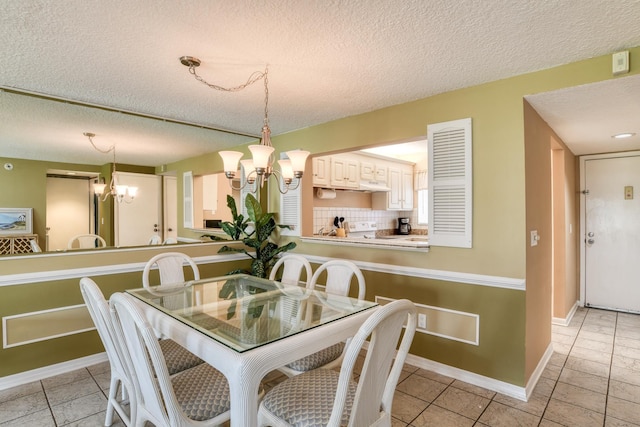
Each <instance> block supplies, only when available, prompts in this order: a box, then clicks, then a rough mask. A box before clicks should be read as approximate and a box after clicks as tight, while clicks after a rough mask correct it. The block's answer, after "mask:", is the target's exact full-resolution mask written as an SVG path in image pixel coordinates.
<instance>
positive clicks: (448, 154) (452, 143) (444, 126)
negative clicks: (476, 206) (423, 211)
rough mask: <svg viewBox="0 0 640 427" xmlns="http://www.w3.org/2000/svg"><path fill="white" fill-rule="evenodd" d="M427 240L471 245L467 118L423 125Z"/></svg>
mask: <svg viewBox="0 0 640 427" xmlns="http://www.w3.org/2000/svg"><path fill="white" fill-rule="evenodd" d="M427 138H428V141H429V143H428V145H429V187H430V190H429V242H430V244H431V245H432V246H452V247H459V248H470V247H471V246H472V230H471V225H472V173H471V172H472V168H471V154H472V152H471V145H472V144H471V119H470V118H467V119H461V120H453V121H450V122H444V123H435V124H432V125H428V126H427Z"/></svg>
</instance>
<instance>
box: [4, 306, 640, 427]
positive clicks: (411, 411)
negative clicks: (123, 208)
mask: <svg viewBox="0 0 640 427" xmlns="http://www.w3.org/2000/svg"><path fill="white" fill-rule="evenodd" d="M552 339H553V346H554V350H555V352H554V354H553V356H552V358H551V361H550V363H549V364H548V366H547V368H546V369H545V371H544V373H543V375H542V378H541V379H540V381H539V383H538V385H537V387H536V388H535V390H534V392H533V395H532V396H531V398H530V399H529V401H528V402H522V401H519V400H516V399H513V398H510V397H507V396H504V395H501V394H499V393H495V392H492V391H489V390H486V389H482V388H479V387H476V386H473V385H470V384H466V383H463V382H460V381H457V380H454V379H452V378H448V377H444V376H442V375H438V374H435V373H433V372H429V371H426V370H423V369H419V368H416V367H414V366H410V365H407V366H406V367H405V372H404V374H403V376H402V377H401V379H400V382H399V384H398V387H397V389H396V393H395V396H394V402H393V427H407V426H411V427H422V426H438V427H447V426H456V427H458V426H496V427H502V426H505V427H512V426H541V427H551V426H580V427H590V426H606V427H618V426H640V315H633V314H626V313H615V312H609V311H603V310H596V309H579V310H578V312H577V313H576V315H575V316H574V318H573V320H572V321H571V324H570V325H569V326H567V327H563V326H553V337H552ZM283 378H284V377H283V376H282V375H279V374H276V373H274V374H271V375H269V376H268V377H267V378H266V379H265V386H266V388H267V389H268V388H269V387H271V386H273V385H274V384H276V383H277V382H279V381H281V380H282V379H283ZM108 387H109V366H108V364H106V363H103V364H99V365H95V366H91V367H89V368H88V369H80V370H77V371H74V372H71V373H67V374H64V375H59V376H56V377H52V378H48V379H45V380H42V381H37V382H33V383H31V384H27V385H24V386H20V387H16V388H13V389H9V390H4V391H0V427H7V426H21V427H24V426H34V427H40V426H87V427H88V426H101V425H103V422H104V409H105V407H106V397H105V396H106V392H107V389H108ZM114 425H117V426H122V424H121V423H120V422H118V423H114Z"/></svg>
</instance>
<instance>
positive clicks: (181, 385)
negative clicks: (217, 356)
mask: <svg viewBox="0 0 640 427" xmlns="http://www.w3.org/2000/svg"><path fill="white" fill-rule="evenodd" d="M132 299H133V297H131V296H129V295H126V294H122V293H116V294H113V295H112V297H111V299H110V303H111V306H112V307H113V308H114V310H115V312H114V319H115V322H114V323H116V324H117V326H118V329H117V334H118V336H119V337H120V339H121V340H123V342H124V343H125V345H126V349H127V352H128V355H129V358H128V362H129V363H130V365H129V367H128V368H129V369H130V370H132V371H133V372H135V378H136V381H135V383H134V385H135V386H136V388H137V389H136V392H137V393H138V396H139V399H138V402H137V403H138V405H137V411H136V422H135V425H136V426H137V427H142V426H144V425H145V424H146V422H147V421H148V422H151V423H153V424H154V425H156V426H172V427H186V426H194V427H195V426H199V427H205V426H216V425H220V424H222V423H224V422H225V421H227V420H229V417H230V411H229V408H230V405H231V401H230V397H229V383H228V382H227V379H226V378H225V377H224V375H222V373H220V372H219V371H218V370H216V369H214V368H213V367H212V366H211V365H208V364H206V363H202V364H200V365H198V366H196V367H194V368H191V369H188V370H186V371H183V372H181V373H179V374H176V375H173V376H170V375H169V371H168V370H167V366H166V364H165V361H164V358H163V357H162V350H161V349H160V346H159V344H158V340H157V339H156V336H155V334H154V331H153V329H152V327H151V325H150V324H149V323H148V322H147V320H146V319H145V317H144V314H143V313H142V311H141V310H140V309H139V308H138V307H137V306H136V303H135V302H134V301H133V300H132Z"/></svg>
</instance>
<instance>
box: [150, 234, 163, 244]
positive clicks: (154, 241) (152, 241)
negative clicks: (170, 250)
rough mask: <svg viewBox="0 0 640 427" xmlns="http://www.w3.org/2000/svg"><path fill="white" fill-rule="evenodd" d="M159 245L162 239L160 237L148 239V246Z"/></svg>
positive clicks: (154, 236) (155, 236) (155, 235)
mask: <svg viewBox="0 0 640 427" xmlns="http://www.w3.org/2000/svg"><path fill="white" fill-rule="evenodd" d="M160 243H162V238H161V237H160V236H158V235H157V234H154V235H153V236H151V238H150V239H149V244H150V245H159V244H160Z"/></svg>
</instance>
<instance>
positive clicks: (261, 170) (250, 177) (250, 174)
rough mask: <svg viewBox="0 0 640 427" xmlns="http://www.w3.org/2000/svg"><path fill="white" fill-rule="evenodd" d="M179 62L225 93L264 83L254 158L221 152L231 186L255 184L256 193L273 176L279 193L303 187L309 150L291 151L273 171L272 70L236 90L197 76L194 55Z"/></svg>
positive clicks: (251, 148)
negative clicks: (259, 134)
mask: <svg viewBox="0 0 640 427" xmlns="http://www.w3.org/2000/svg"><path fill="white" fill-rule="evenodd" d="M180 62H181V63H182V64H183V65H185V66H186V67H189V73H191V74H192V75H193V77H194V78H195V79H196V80H198V81H199V82H201V83H203V84H205V85H207V86H209V87H210V88H211V89H215V90H220V91H225V92H238V91H241V90H242V89H244V88H246V87H247V86H250V85H252V84H253V83H256V82H257V81H259V80H262V81H263V82H264V122H263V124H262V138H261V140H260V144H258V145H250V146H249V151H251V156H252V159H247V160H242V161H240V159H241V158H242V155H243V154H242V153H241V152H239V151H220V152H219V154H220V157H222V162H223V164H224V174H225V176H226V177H227V179H228V180H229V185H230V186H231V188H233V189H234V190H241V189H243V188H244V187H245V186H246V185H247V184H249V185H253V184H254V183H256V186H255V188H254V191H255V192H257V191H258V188H260V187H262V186H264V183H265V182H266V181H267V180H268V179H269V177H274V178H275V179H276V181H277V182H278V190H280V192H281V193H282V194H284V193H286V192H287V191H289V190H295V189H297V188H298V186H299V185H300V180H301V178H302V175H303V174H304V167H305V163H306V161H307V157H308V156H309V152H308V151H303V150H291V151H287V152H285V153H284V154H285V155H286V157H287V158H286V159H282V160H278V164H279V165H280V170H279V171H278V170H276V169H274V168H273V164H274V157H275V156H274V151H275V148H274V147H273V145H272V144H271V129H270V128H269V78H268V73H269V68H268V67H266V68H265V70H264V72H263V71H254V72H253V73H252V74H251V75H250V76H249V78H248V79H247V81H246V83H244V84H241V85H239V86H235V87H230V88H226V87H222V86H218V85H215V84H211V83H208V82H207V81H205V80H204V79H203V78H202V77H200V76H199V75H198V74H197V73H196V67H198V66H200V60H199V59H198V58H194V57H193V56H183V57H181V58H180ZM238 163H240V164H241V165H242V170H243V172H242V174H243V175H242V177H243V178H244V179H243V180H242V181H243V183H242V185H241V186H240V187H237V188H236V187H234V186H233V179H234V178H235V176H236V171H237V170H238ZM294 178H298V181H297V183H296V184H295V186H294V187H293V186H291V183H292V182H293V179H294Z"/></svg>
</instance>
